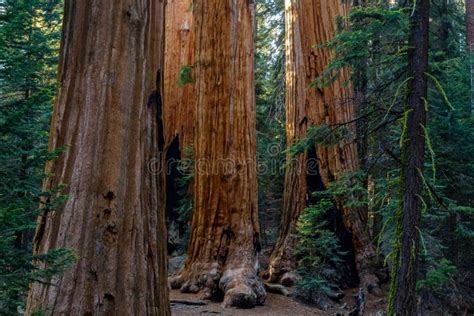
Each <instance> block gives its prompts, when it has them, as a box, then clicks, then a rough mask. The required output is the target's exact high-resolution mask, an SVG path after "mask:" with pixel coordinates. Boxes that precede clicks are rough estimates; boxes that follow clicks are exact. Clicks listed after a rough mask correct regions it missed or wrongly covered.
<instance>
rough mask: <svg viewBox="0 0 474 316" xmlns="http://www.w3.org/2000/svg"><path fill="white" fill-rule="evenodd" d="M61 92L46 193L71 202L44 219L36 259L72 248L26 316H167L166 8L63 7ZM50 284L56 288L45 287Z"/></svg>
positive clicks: (116, 3)
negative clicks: (70, 258) (73, 258)
mask: <svg viewBox="0 0 474 316" xmlns="http://www.w3.org/2000/svg"><path fill="white" fill-rule="evenodd" d="M64 13H65V14H64V30H63V38H62V47H61V60H60V76H59V77H60V85H61V86H60V92H59V96H58V100H57V103H56V106H55V109H54V114H53V119H52V126H51V135H50V143H49V149H50V150H54V149H57V148H60V147H62V146H64V145H68V146H69V147H68V149H67V150H66V152H65V153H64V154H62V155H61V156H60V157H59V158H58V159H56V160H55V161H53V162H51V163H49V164H48V166H47V169H46V170H47V172H49V173H52V174H53V176H52V177H50V178H49V179H48V180H47V181H46V182H45V184H44V188H45V190H49V189H51V188H56V187H58V186H59V185H61V184H65V185H66V188H65V189H64V190H63V192H62V194H67V195H69V199H68V201H67V202H66V203H65V205H64V206H62V207H61V208H60V209H59V210H56V211H54V212H47V213H44V214H43V215H41V216H40V217H39V220H38V228H37V231H36V235H35V238H34V245H33V248H34V253H35V254H44V253H47V252H48V251H50V250H52V249H57V248H68V249H72V250H74V252H75V253H76V255H77V256H78V259H77V262H76V263H75V264H74V265H73V266H72V267H71V268H70V269H69V270H68V271H67V272H66V273H64V274H62V275H60V276H56V277H53V278H51V279H50V280H45V281H46V283H34V284H32V286H31V290H30V293H29V297H28V303H27V313H28V314H30V313H32V312H34V311H36V310H47V313H48V314H54V315H56V314H60V315H93V314H100V315H118V314H126V315H169V314H170V310H169V302H168V288H167V283H166V244H165V240H166V228H165V226H164V213H163V204H162V200H163V190H162V188H163V177H162V174H161V173H158V174H156V173H152V172H150V170H149V168H148V166H149V164H150V162H152V161H151V159H152V158H156V159H157V160H156V161H155V163H154V166H157V165H159V164H160V163H162V160H161V159H160V158H158V157H159V151H160V150H162V145H163V135H162V131H160V130H159V127H162V124H160V122H159V121H160V120H161V117H160V113H161V108H160V106H161V99H160V94H159V92H158V91H157V90H159V86H157V84H158V80H157V72H158V70H159V69H160V68H161V64H162V44H163V2H161V1H151V0H150V1H139V0H133V1H124V0H113V1H112V0H110V1H99V0H91V1H87V3H86V2H81V1H71V0H67V1H66V2H65V10H64ZM49 284H51V285H49Z"/></svg>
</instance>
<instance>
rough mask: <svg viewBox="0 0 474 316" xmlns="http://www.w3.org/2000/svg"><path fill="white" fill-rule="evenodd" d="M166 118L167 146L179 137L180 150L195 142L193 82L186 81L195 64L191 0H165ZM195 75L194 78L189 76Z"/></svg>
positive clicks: (164, 116)
mask: <svg viewBox="0 0 474 316" xmlns="http://www.w3.org/2000/svg"><path fill="white" fill-rule="evenodd" d="M165 29H166V34H165V54H164V82H163V83H164V87H163V101H164V102H163V120H164V126H165V144H166V145H165V148H169V146H170V144H171V143H172V142H173V140H174V139H175V138H179V149H180V150H181V152H182V151H183V149H184V148H186V147H187V146H190V145H192V143H193V128H194V103H195V101H196V99H195V96H194V84H192V82H188V83H187V82H183V78H181V77H183V76H184V75H191V70H192V68H193V65H194V34H193V33H194V31H193V13H192V0H168V1H167V3H166V28H165ZM190 79H192V78H190Z"/></svg>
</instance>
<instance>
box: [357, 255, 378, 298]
mask: <svg viewBox="0 0 474 316" xmlns="http://www.w3.org/2000/svg"><path fill="white" fill-rule="evenodd" d="M355 260H356V266H357V272H358V275H359V280H360V287H361V288H362V289H364V291H365V292H366V293H371V294H373V295H380V294H382V290H381V289H380V279H379V277H378V276H377V274H376V270H377V267H379V264H378V262H379V260H378V257H377V254H376V251H375V249H373V247H372V246H370V247H366V249H365V251H364V252H363V253H356V258H355Z"/></svg>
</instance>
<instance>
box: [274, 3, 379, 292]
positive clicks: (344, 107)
mask: <svg viewBox="0 0 474 316" xmlns="http://www.w3.org/2000/svg"><path fill="white" fill-rule="evenodd" d="M348 10H349V5H348V4H343V3H340V2H338V1H331V0H324V1H322V2H320V1H316V0H298V1H296V0H286V2H285V15H286V58H287V60H286V63H287V66H286V70H287V72H286V91H287V94H286V98H287V100H286V111H287V142H288V145H289V146H292V144H293V143H294V142H295V141H297V140H298V139H301V138H304V137H305V136H306V131H307V129H308V128H309V126H311V125H314V126H318V125H322V124H326V125H328V126H329V127H333V128H335V127H336V126H338V125H340V124H345V123H347V122H350V121H352V120H354V118H355V107H354V102H353V91H352V87H351V86H350V85H347V80H348V70H347V69H343V70H341V72H340V74H339V77H338V78H337V79H336V80H335V81H334V82H333V83H332V84H330V85H329V86H328V87H326V88H324V89H319V88H316V89H309V88H308V86H309V85H310V84H311V83H312V82H313V81H314V80H315V79H316V78H317V77H318V76H319V75H321V73H322V72H323V71H324V70H325V68H326V66H327V65H328V63H329V62H330V61H331V59H332V58H333V57H334V53H333V52H332V51H330V50H328V49H322V48H315V47H314V46H315V45H316V44H324V43H327V42H328V41H330V40H331V39H332V38H333V37H334V34H335V32H336V31H337V29H336V18H337V17H338V16H345V15H347V13H348ZM346 127H347V128H348V129H350V130H352V131H353V132H354V131H355V125H354V124H347V126H346ZM316 152H317V158H318V168H319V173H320V176H321V179H322V182H323V183H324V185H325V186H327V185H328V184H330V183H331V182H333V181H335V180H337V179H338V178H339V177H340V176H341V175H342V174H343V173H344V172H354V171H357V170H359V161H358V151H357V145H356V143H355V142H354V140H353V139H350V140H343V141H341V142H340V143H339V144H337V145H335V146H331V147H325V146H322V145H316ZM288 158H291V163H288V164H287V169H286V175H285V182H286V183H285V193H284V200H285V202H284V208H283V215H282V223H281V226H280V229H281V231H280V236H279V239H278V242H277V244H276V247H275V249H274V251H273V253H272V256H271V258H270V265H269V269H268V273H267V276H268V277H269V278H270V280H272V281H276V280H278V278H279V277H280V276H281V274H282V273H284V272H286V271H290V270H292V269H294V265H295V262H294V255H293V250H294V243H295V236H294V233H295V228H296V222H297V219H298V217H299V215H300V214H301V212H302V211H303V209H304V208H305V207H306V204H307V199H308V194H307V192H306V187H307V185H308V183H306V174H307V172H308V167H310V166H311V162H308V161H307V153H304V154H301V155H300V156H297V157H288ZM295 161H296V163H295ZM295 192H297V194H295ZM339 204H340V205H339V206H340V208H341V209H342V210H343V221H344V225H345V226H346V228H347V229H348V231H349V232H350V233H351V235H352V241H353V246H354V250H355V256H356V265H357V269H358V272H359V276H360V279H361V282H362V285H363V286H365V287H368V288H369V289H372V288H374V287H378V279H377V278H376V276H375V274H374V271H373V269H374V266H375V261H376V252H375V247H374V246H373V244H372V243H371V240H370V238H369V234H368V232H367V231H366V227H365V226H366V217H367V208H365V207H361V208H347V207H344V206H343V203H342V201H340V203H339Z"/></svg>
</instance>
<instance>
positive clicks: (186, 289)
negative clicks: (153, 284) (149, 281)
mask: <svg viewBox="0 0 474 316" xmlns="http://www.w3.org/2000/svg"><path fill="white" fill-rule="evenodd" d="M209 266H211V267H209ZM222 270H224V271H223V272H221V271H222ZM170 283H171V287H172V288H173V289H180V291H181V292H182V293H202V298H203V299H211V298H218V297H219V296H220V295H221V294H222V293H223V294H224V305H225V306H235V307H240V308H251V307H254V306H255V305H263V303H264V302H265V298H266V292H265V288H264V286H263V283H262V281H261V280H260V278H259V277H258V276H257V273H256V271H255V269H254V268H253V267H250V268H249V267H237V268H233V267H227V266H226V267H225V268H224V269H222V268H221V267H220V266H219V265H218V264H217V263H213V264H198V263H194V264H193V265H192V267H190V269H186V266H185V267H184V268H183V269H182V270H181V272H180V274H179V275H178V276H176V277H173V278H171V279H170Z"/></svg>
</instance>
